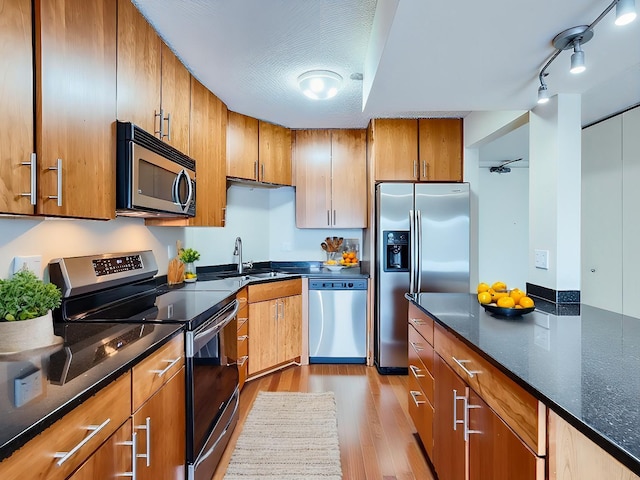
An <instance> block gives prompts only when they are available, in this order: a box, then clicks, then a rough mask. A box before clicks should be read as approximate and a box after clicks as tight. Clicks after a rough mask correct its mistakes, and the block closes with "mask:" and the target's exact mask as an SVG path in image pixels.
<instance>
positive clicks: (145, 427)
mask: <svg viewBox="0 0 640 480" xmlns="http://www.w3.org/2000/svg"><path fill="white" fill-rule="evenodd" d="M136 429H138V430H146V432H145V434H146V437H147V453H136V458H144V459H146V460H147V467H150V466H151V417H147V418H146V420H145V422H144V425H138V426H137V427H136ZM134 461H135V460H134Z"/></svg>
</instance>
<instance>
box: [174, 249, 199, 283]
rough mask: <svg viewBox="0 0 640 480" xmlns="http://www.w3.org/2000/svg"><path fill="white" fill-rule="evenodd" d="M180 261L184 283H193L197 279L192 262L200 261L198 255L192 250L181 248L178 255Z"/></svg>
mask: <svg viewBox="0 0 640 480" xmlns="http://www.w3.org/2000/svg"><path fill="white" fill-rule="evenodd" d="M178 257H179V258H180V261H181V262H182V263H184V281H185V282H195V281H196V279H197V274H196V267H195V265H194V262H196V261H197V260H200V253H198V251H197V250H194V249H193V248H183V249H182V250H180V254H179V255H178Z"/></svg>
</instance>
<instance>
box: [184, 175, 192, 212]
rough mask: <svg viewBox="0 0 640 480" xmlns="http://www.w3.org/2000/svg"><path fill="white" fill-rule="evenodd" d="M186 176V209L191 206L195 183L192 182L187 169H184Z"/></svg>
mask: <svg viewBox="0 0 640 480" xmlns="http://www.w3.org/2000/svg"><path fill="white" fill-rule="evenodd" d="M183 172H184V175H185V177H187V200H186V201H185V202H184V208H185V210H186V209H187V208H189V205H191V199H192V198H193V183H192V182H191V177H189V174H188V173H187V171H186V170H183Z"/></svg>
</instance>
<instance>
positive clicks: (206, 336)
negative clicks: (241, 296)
mask: <svg viewBox="0 0 640 480" xmlns="http://www.w3.org/2000/svg"><path fill="white" fill-rule="evenodd" d="M229 305H233V307H232V309H231V311H230V312H229V313H228V314H226V316H225V317H224V319H223V320H221V321H217V319H218V318H220V317H221V316H222V315H224V313H223V312H220V313H219V314H218V315H216V316H214V317H213V318H212V319H211V320H210V321H209V322H207V323H206V324H205V325H203V326H202V327H200V330H195V331H194V332H187V345H186V356H187V357H188V358H192V357H193V355H194V354H195V352H197V351H198V350H200V347H198V345H200V346H202V345H206V344H207V343H209V341H210V340H211V339H212V338H213V337H215V336H216V335H217V334H218V332H219V331H220V330H222V329H223V328H224V327H225V326H226V325H227V324H228V323H229V322H231V320H233V319H234V318H235V316H236V314H237V313H238V310H239V309H240V303H239V302H238V300H234V301H233V302H231V303H230V304H229ZM228 309H229V307H228V306H227V307H225V310H227V311H228ZM212 323H213V324H214V325H212V326H209V325H211V324H212ZM189 333H191V335H189ZM189 337H191V339H190V338H189Z"/></svg>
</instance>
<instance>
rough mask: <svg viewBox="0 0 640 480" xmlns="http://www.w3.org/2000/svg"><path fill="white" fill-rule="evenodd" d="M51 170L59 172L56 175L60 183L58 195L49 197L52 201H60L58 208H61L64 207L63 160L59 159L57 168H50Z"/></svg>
mask: <svg viewBox="0 0 640 480" xmlns="http://www.w3.org/2000/svg"><path fill="white" fill-rule="evenodd" d="M49 170H56V171H57V172H56V175H57V178H58V182H57V184H58V186H57V189H58V192H57V193H58V194H57V195H49V197H48V198H50V199H51V200H53V199H57V200H58V206H59V207H61V206H62V159H61V158H59V159H58V160H57V161H56V166H55V167H49Z"/></svg>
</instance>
